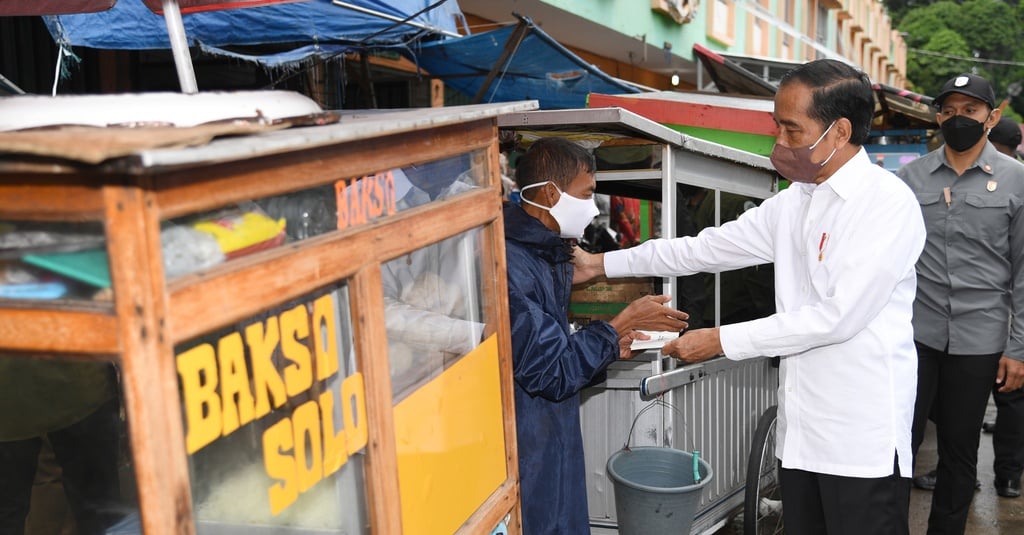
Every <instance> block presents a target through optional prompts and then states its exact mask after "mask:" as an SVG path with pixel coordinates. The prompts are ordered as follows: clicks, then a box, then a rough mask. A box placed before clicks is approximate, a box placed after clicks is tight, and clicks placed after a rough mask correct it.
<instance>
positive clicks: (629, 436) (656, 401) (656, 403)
mask: <svg viewBox="0 0 1024 535" xmlns="http://www.w3.org/2000/svg"><path fill="white" fill-rule="evenodd" d="M657 406H662V407H668V408H670V409H672V410H674V411H676V414H678V415H679V420H680V423H682V424H683V435H684V436H687V437H689V439H690V449H692V450H693V451H697V450H696V448H695V447H694V444H693V437H692V436H690V435H689V433H687V432H686V431H687V430H688V426H687V425H686V417H685V416H684V415H683V411H681V410H679V408H678V407H676V406H675V405H673V404H671V403H669V402H667V401H665V400H664V399H661V398H655V399H653V400H651V402H650V403H648V404H647V405H646V406H645V407H644V408H642V409H640V411H639V412H637V413H636V416H634V417H633V423H632V424H631V425H630V426H629V434H627V435H626V442H625V443H624V444H623V445H622V449H624V450H629V442H630V441H631V440H632V439H633V428H635V427H636V421H637V420H638V419H639V418H640V416H641V415H642V414H643V413H645V412H647V411H649V410H651V409H653V408H654V407H657Z"/></svg>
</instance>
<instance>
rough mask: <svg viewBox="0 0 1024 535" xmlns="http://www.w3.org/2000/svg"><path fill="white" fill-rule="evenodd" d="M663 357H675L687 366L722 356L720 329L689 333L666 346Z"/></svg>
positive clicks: (662, 352)
mask: <svg viewBox="0 0 1024 535" xmlns="http://www.w3.org/2000/svg"><path fill="white" fill-rule="evenodd" d="M661 354H662V355H670V356H673V357H675V358H677V359H679V360H681V361H683V362H685V363H687V364H696V363H698V362H704V361H705V360H708V359H710V358H711V357H716V356H718V355H721V354H722V339H721V336H720V335H719V331H718V327H714V328H710V329H696V330H693V331H687V332H685V333H683V335H682V336H680V337H679V338H676V339H675V340H672V341H671V342H669V343H667V344H665V345H664V346H663V347H662V348H661Z"/></svg>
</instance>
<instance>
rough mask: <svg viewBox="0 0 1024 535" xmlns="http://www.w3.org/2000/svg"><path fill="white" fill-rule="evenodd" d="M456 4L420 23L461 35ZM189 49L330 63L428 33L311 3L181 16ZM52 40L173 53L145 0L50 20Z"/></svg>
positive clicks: (382, 6) (357, 0)
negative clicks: (271, 49) (254, 48)
mask: <svg viewBox="0 0 1024 535" xmlns="http://www.w3.org/2000/svg"><path fill="white" fill-rule="evenodd" d="M347 1H348V3H350V4H354V5H358V6H360V7H363V8H367V9H371V10H374V11H379V12H382V13H386V14H388V15H392V16H394V17H398V18H402V19H404V18H406V17H408V16H409V15H411V14H413V13H416V12H418V11H420V10H422V9H424V8H426V7H427V6H429V5H431V4H433V3H435V2H436V0H387V1H384V0H347ZM456 15H458V16H461V11H460V10H459V5H458V2H457V1H456V0H448V1H447V2H445V3H443V4H441V5H440V6H438V7H437V8H435V9H433V10H431V11H428V12H427V13H424V14H423V15H420V16H418V17H416V18H414V19H412V20H413V21H414V22H419V23H422V24H425V25H428V26H430V27H434V28H437V29H440V30H445V31H449V32H455V31H456V24H455V20H456ZM182 19H183V21H184V24H185V35H186V37H187V39H188V42H189V45H191V46H197V47H200V48H202V49H204V50H207V51H210V52H214V53H228V54H231V55H236V56H238V57H242V58H244V59H250V60H254V61H258V62H260V63H262V64H264V65H267V66H277V65H280V64H285V63H290V62H295V61H300V60H302V59H305V58H308V57H309V56H314V55H319V56H322V57H327V56H331V55H334V54H337V53H340V52H343V51H345V50H348V49H349V48H352V47H353V45H356V46H360V47H362V46H364V45H372V46H376V47H380V46H399V47H401V46H406V45H408V44H409V43H410V42H412V41H413V40H415V39H416V38H417V37H422V36H426V35H428V34H429V32H427V31H426V30H423V29H420V28H416V27H413V26H409V25H406V24H397V23H395V22H393V21H390V20H387V19H384V18H381V17H378V16H374V15H369V14H364V13H360V12H358V11H354V10H351V9H347V8H343V7H339V6H335V5H333V4H331V1H330V0H309V1H306V2H297V3H289V4H279V5H271V6H263V7H250V8H245V9H232V10H225V11H210V12H203V13H192V14H186V15H184V16H183V17H182ZM44 20H45V22H46V25H47V27H48V28H49V30H50V34H51V35H52V36H53V38H54V40H55V41H56V42H57V43H60V44H62V45H64V46H65V47H71V46H85V47H91V48H100V49H113V50H145V49H164V48H170V39H169V37H168V34H167V26H166V24H165V23H164V19H163V17H162V16H160V15H157V14H154V13H153V12H152V11H150V10H149V9H148V8H147V7H146V6H145V5H144V4H143V3H142V1H141V0H119V1H118V2H117V4H116V5H115V6H114V7H113V8H112V9H110V10H109V11H103V12H99V13H86V14H76V15H59V16H51V17H44ZM274 44H276V45H280V47H279V48H282V49H284V50H286V51H285V52H281V53H279V54H274V55H261V56H245V55H242V54H237V53H231V52H227V51H226V50H223V49H222V47H229V46H246V45H274Z"/></svg>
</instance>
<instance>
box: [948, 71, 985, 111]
mask: <svg viewBox="0 0 1024 535" xmlns="http://www.w3.org/2000/svg"><path fill="white" fill-rule="evenodd" d="M953 93H960V94H962V95H967V96H969V97H974V98H976V99H978V100H980V101H982V102H984V103H985V104H988V107H989V108H995V107H996V93H995V91H993V90H992V84H990V83H988V80H986V79H984V78H982V77H981V76H978V75H977V74H971V73H969V72H965V73H963V74H958V75H956V76H954V77H953V78H952V79H950V80H949V81H948V82H946V85H944V86H942V91H940V92H939V96H937V97H935V100H934V101H933V104H934V105H935V107H936V108H939V107H941V106H942V101H943V100H946V97H948V96H949V95H951V94H953Z"/></svg>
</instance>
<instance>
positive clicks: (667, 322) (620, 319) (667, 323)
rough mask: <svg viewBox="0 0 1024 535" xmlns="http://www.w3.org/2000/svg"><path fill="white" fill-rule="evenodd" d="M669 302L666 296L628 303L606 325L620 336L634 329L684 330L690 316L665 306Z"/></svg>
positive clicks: (655, 296) (648, 296)
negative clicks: (609, 324)
mask: <svg viewBox="0 0 1024 535" xmlns="http://www.w3.org/2000/svg"><path fill="white" fill-rule="evenodd" d="M671 300H672V298H671V297H669V296H667V295H646V296H644V297H641V298H639V299H637V300H635V301H633V302H632V303H630V304H629V305H628V306H626V308H625V309H623V310H622V312H619V313H618V314H617V315H616V316H615V317H614V318H612V319H611V320H610V321H609V322H608V323H611V324H612V327H615V330H616V331H617V332H618V333H619V334H620V336H621V335H622V333H626V332H629V331H631V330H634V329H643V330H646V331H677V332H678V331H681V330H683V329H685V328H686V326H687V324H686V320H687V319H688V318H689V317H690V315H689V314H687V313H686V312H683V311H681V310H676V309H674V308H669V307H667V306H665V303H667V302H669V301H671Z"/></svg>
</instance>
